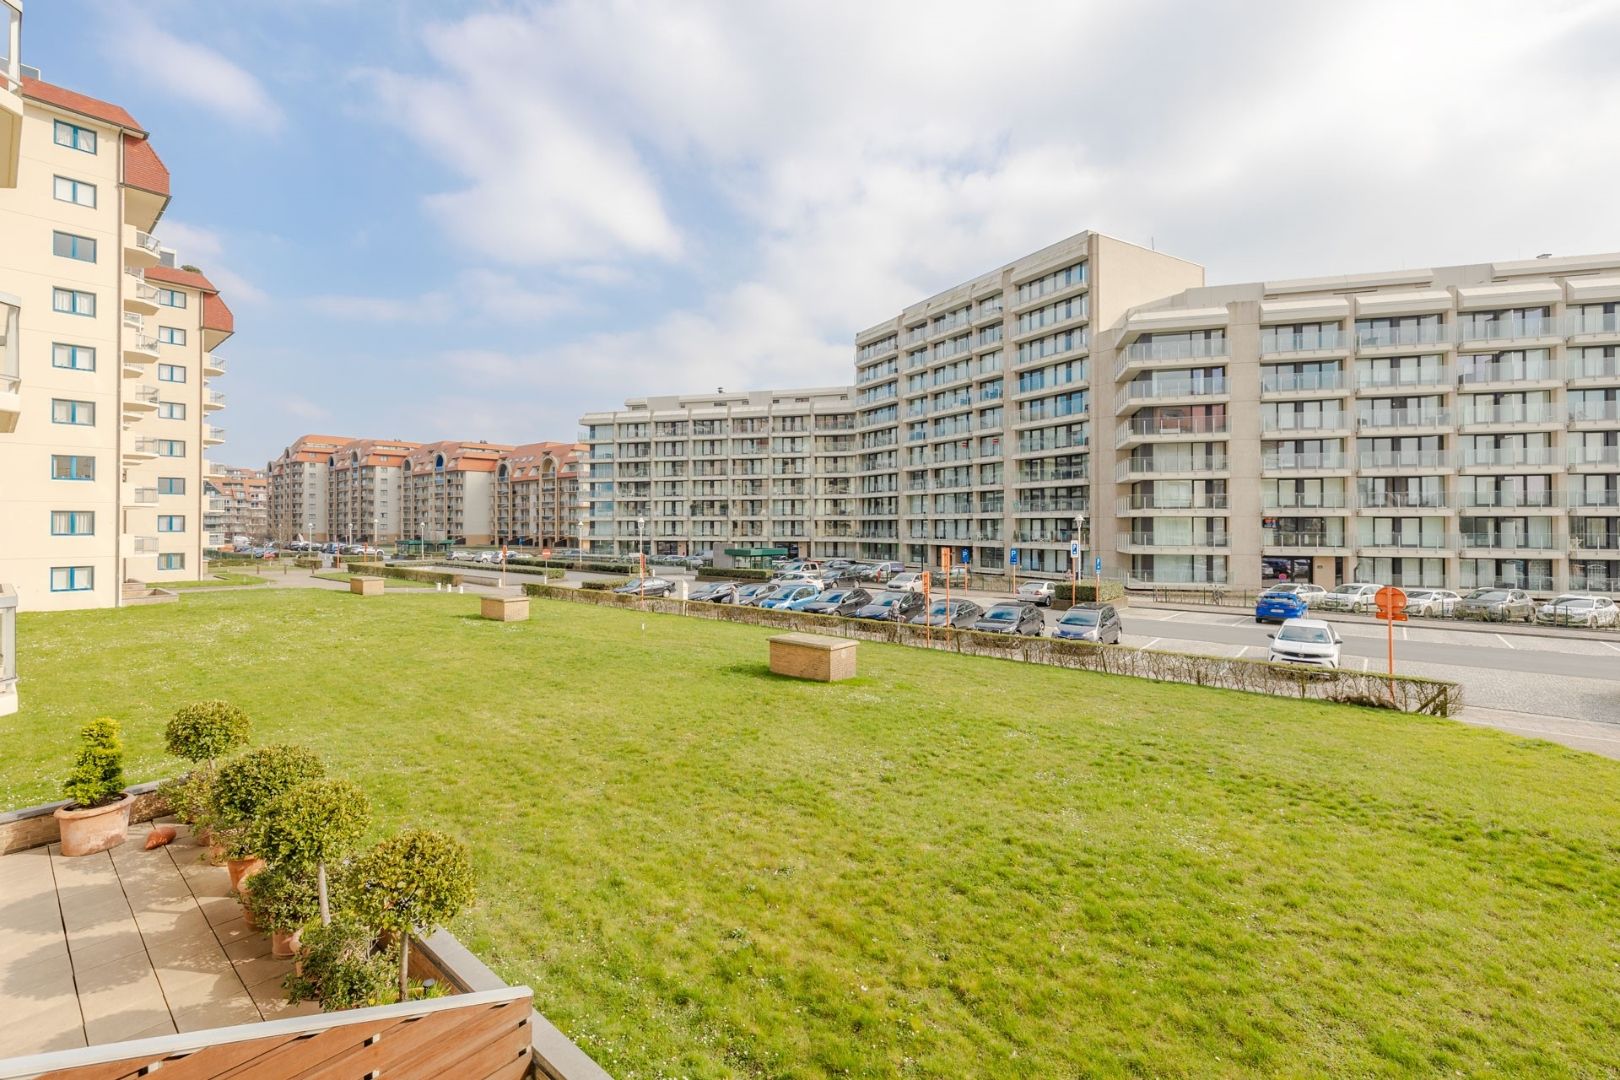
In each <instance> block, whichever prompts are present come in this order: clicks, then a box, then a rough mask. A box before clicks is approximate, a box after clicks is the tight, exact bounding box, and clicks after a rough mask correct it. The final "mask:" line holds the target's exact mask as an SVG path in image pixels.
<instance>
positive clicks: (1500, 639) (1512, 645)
mask: <svg viewBox="0 0 1620 1080" xmlns="http://www.w3.org/2000/svg"><path fill="white" fill-rule="evenodd" d="M1493 636H1494V637H1495V638H1496V640H1497V641H1500V642H1501V643H1502V644H1504V645H1506V646H1507V647H1508V648H1510V649H1512V648H1516V646H1515V645H1514V644H1513V642H1511V641H1509V640H1508V639H1507V638H1505V637H1503V636H1502V635H1501V634H1495V635H1493Z"/></svg>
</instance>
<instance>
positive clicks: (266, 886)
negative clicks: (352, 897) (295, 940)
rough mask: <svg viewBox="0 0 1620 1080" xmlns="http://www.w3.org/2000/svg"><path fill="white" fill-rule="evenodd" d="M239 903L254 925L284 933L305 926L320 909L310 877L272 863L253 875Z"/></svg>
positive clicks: (313, 881)
mask: <svg viewBox="0 0 1620 1080" xmlns="http://www.w3.org/2000/svg"><path fill="white" fill-rule="evenodd" d="M242 902H243V903H244V904H246V905H247V909H248V911H249V912H251V913H252V915H253V922H254V925H256V926H258V927H259V928H261V929H264V930H276V931H280V932H281V933H284V934H285V933H291V932H292V931H294V930H298V929H300V928H302V927H304V926H308V925H309V924H310V923H311V922H313V921H314V920H315V916H316V915H317V914H319V912H320V897H319V895H318V894H317V892H316V888H315V880H314V878H313V877H311V876H310V875H309V874H308V873H306V872H301V871H298V870H295V869H293V868H292V867H289V866H280V865H275V864H272V865H271V866H269V867H267V868H266V869H264V870H260V871H259V872H258V873H257V874H254V875H253V887H252V888H251V889H248V890H247V891H246V892H245V893H244V894H243V897H242Z"/></svg>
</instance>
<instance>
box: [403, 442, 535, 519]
mask: <svg viewBox="0 0 1620 1080" xmlns="http://www.w3.org/2000/svg"><path fill="white" fill-rule="evenodd" d="M511 450H512V447H510V446H505V445H500V444H497V443H486V442H458V441H453V440H452V441H445V442H435V443H428V444H427V445H425V446H421V447H418V448H417V449H415V450H413V451H411V453H410V454H409V455H407V456H406V458H405V470H404V474H403V479H404V482H403V484H402V500H401V505H402V506H403V508H404V509H403V513H404V518H403V521H404V524H405V528H406V531H407V532H408V533H409V534H410V535H411V536H413V537H417V538H419V539H423V540H430V541H435V542H437V541H446V540H448V541H450V542H451V543H457V544H492V543H495V542H496V539H497V538H496V535H495V506H494V503H495V472H496V470H497V469H498V468H499V467H500V463H501V458H502V457H503V456H504V455H505V454H507V453H509V452H510V451H511ZM413 524H414V526H415V529H414V531H413V530H412V528H411V526H412V525H413Z"/></svg>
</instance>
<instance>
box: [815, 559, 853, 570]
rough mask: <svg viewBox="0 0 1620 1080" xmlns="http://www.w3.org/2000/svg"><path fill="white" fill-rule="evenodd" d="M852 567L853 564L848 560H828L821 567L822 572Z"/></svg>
mask: <svg viewBox="0 0 1620 1080" xmlns="http://www.w3.org/2000/svg"><path fill="white" fill-rule="evenodd" d="M854 565H855V564H854V563H852V562H850V561H849V560H848V559H828V560H827V561H826V562H825V563H824V564H823V565H822V569H823V570H848V569H850V568H851V567H852V566H854Z"/></svg>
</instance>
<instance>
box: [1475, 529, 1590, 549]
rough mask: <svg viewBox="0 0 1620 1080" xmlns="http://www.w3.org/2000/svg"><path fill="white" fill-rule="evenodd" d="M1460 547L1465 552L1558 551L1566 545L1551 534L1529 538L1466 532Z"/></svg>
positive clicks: (1509, 534) (1526, 536) (1510, 533)
mask: <svg viewBox="0 0 1620 1080" xmlns="http://www.w3.org/2000/svg"><path fill="white" fill-rule="evenodd" d="M1458 546H1460V547H1461V548H1462V549H1463V551H1464V552H1469V551H1489V552H1502V551H1534V552H1549V551H1558V550H1560V549H1561V548H1562V547H1563V546H1564V545H1563V544H1561V543H1559V542H1558V538H1557V537H1555V536H1553V535H1552V534H1551V533H1547V534H1546V535H1544V536H1528V535H1525V534H1523V533H1514V532H1508V533H1489V532H1465V533H1463V534H1462V535H1461V536H1460V537H1458Z"/></svg>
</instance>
